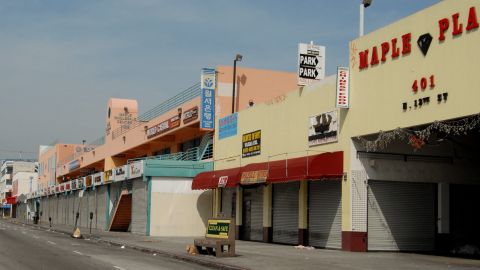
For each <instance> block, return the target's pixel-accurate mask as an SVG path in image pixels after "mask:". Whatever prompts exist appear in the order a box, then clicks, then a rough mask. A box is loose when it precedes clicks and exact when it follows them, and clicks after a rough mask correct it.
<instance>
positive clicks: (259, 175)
mask: <svg viewBox="0 0 480 270" xmlns="http://www.w3.org/2000/svg"><path fill="white" fill-rule="evenodd" d="M267 177H268V170H260V171H250V172H242V176H241V178H240V184H242V185H252V184H260V183H265V182H266V181H267Z"/></svg>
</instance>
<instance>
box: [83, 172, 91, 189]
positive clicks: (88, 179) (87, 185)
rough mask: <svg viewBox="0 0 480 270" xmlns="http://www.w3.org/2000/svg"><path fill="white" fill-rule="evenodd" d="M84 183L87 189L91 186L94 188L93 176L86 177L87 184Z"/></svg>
mask: <svg viewBox="0 0 480 270" xmlns="http://www.w3.org/2000/svg"><path fill="white" fill-rule="evenodd" d="M84 183H85V187H87V188H89V187H91V186H92V184H93V181H92V176H91V175H89V176H86V177H85V182H84Z"/></svg>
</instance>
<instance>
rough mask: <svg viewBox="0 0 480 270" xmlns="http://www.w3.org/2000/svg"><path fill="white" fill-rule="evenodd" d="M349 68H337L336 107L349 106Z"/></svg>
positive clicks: (346, 107)
mask: <svg viewBox="0 0 480 270" xmlns="http://www.w3.org/2000/svg"><path fill="white" fill-rule="evenodd" d="M349 91H350V70H349V69H348V68H347V67H338V68H337V97H336V107H337V108H345V109H348V108H349V102H350V101H349V97H350V92H349Z"/></svg>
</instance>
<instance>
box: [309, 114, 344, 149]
mask: <svg viewBox="0 0 480 270" xmlns="http://www.w3.org/2000/svg"><path fill="white" fill-rule="evenodd" d="M309 122H310V123H309V128H308V145H309V146H315V145H319V144H325V143H330V142H336V141H338V117H337V111H331V112H325V113H321V114H317V115H314V116H312V117H310V119H309Z"/></svg>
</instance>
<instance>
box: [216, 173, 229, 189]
mask: <svg viewBox="0 0 480 270" xmlns="http://www.w3.org/2000/svg"><path fill="white" fill-rule="evenodd" d="M227 183H228V176H220V177H219V178H218V187H219V188H224V187H226V186H227Z"/></svg>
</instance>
